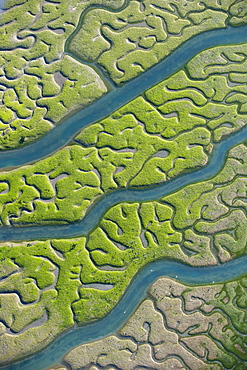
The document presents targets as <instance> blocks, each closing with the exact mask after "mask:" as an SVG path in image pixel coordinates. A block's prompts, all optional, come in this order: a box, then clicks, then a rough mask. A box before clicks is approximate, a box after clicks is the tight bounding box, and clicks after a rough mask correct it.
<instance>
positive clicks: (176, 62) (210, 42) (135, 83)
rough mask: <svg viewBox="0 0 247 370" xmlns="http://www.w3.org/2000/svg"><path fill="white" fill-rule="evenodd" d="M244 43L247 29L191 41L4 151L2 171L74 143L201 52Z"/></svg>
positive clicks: (212, 33) (0, 158) (211, 33)
mask: <svg viewBox="0 0 247 370" xmlns="http://www.w3.org/2000/svg"><path fill="white" fill-rule="evenodd" d="M243 42H247V26H242V27H237V28H232V27H229V28H224V29H219V30H215V31H208V32H205V33H203V34H200V35H197V36H195V37H193V38H191V39H190V40H188V41H187V42H185V43H184V44H183V45H182V46H180V47H179V49H177V50H176V51H175V52H173V53H172V54H171V55H170V56H168V57H167V58H166V59H165V60H163V61H162V62H160V63H159V64H157V65H156V66H154V67H153V68H151V69H149V70H148V71H146V72H144V73H143V74H142V75H141V76H139V77H137V78H135V79H134V80H132V81H130V82H128V83H126V84H125V85H124V86H122V87H119V88H117V89H115V90H113V91H111V92H109V93H108V94H105V95H104V96H103V97H102V98H100V99H98V100H97V101H96V102H95V103H93V104H91V105H90V106H89V107H87V108H85V109H83V110H81V111H80V112H78V113H76V114H74V115H73V116H71V117H69V118H67V119H65V120H64V121H63V122H62V123H61V124H60V125H59V126H57V127H55V128H54V129H52V130H51V131H50V132H49V133H48V134H47V135H45V136H44V137H42V138H41V139H40V140H38V141H36V142H35V143H32V144H30V145H28V146H26V147H23V148H21V149H18V150H10V151H8V152H2V153H1V155H0V168H6V167H17V166H21V165H24V164H27V163H30V162H33V161H37V160H39V159H41V158H44V157H46V156H48V155H50V154H52V153H54V152H55V151H57V150H58V149H60V148H61V147H63V146H64V145H66V144H67V143H68V142H69V141H71V139H72V138H73V137H74V136H75V134H76V133H77V132H78V131H80V130H81V129H82V128H83V127H85V126H87V125H89V124H91V123H94V122H96V121H98V120H101V119H103V118H104V117H106V116H108V115H109V114H111V113H112V112H114V111H115V110H117V109H118V108H120V107H121V106H123V105H124V104H126V103H127V102H129V101H131V100H133V99H134V98H135V97H137V96H139V95H140V94H142V93H143V91H145V90H147V89H148V88H150V87H152V86H153V85H155V84H157V83H158V82H160V81H162V80H163V79H165V78H167V77H168V76H170V75H171V74H172V73H174V72H176V71H177V70H179V69H180V68H182V67H183V66H184V64H185V63H187V62H188V61H189V60H190V59H191V58H192V57H193V56H194V55H196V54H197V53H199V52H200V51H202V50H205V49H207V48H209V47H213V46H216V45H222V44H223V45H228V44H233V43H243Z"/></svg>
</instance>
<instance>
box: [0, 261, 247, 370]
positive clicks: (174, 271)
mask: <svg viewBox="0 0 247 370" xmlns="http://www.w3.org/2000/svg"><path fill="white" fill-rule="evenodd" d="M246 264H247V256H245V257H241V258H238V259H235V260H233V261H230V262H227V263H224V264H222V265H218V266H213V267H212V266H210V267H200V268H199V267H191V266H188V265H185V264H182V263H178V262H175V261H171V260H159V261H155V262H152V263H150V264H149V265H147V266H145V267H144V268H143V269H141V270H140V271H139V272H138V274H137V275H136V276H135V278H134V279H133V280H132V283H131V284H130V285H129V287H128V289H127V291H126V292H125V294H124V295H123V297H122V299H121V300H120V302H119V303H118V304H117V306H116V307H115V308H114V309H113V310H112V311H111V312H110V314H109V315H108V316H106V317H105V318H104V319H102V320H101V321H99V322H96V323H94V324H91V325H87V326H82V327H75V328H74V330H73V329H72V330H70V331H68V332H67V333H65V334H63V336H62V337H60V338H58V339H57V340H56V341H54V342H53V343H52V344H50V345H49V346H48V347H47V348H46V349H44V350H43V351H41V352H39V353H38V354H36V355H35V356H34V357H32V358H29V359H27V360H24V361H22V362H20V363H17V364H13V365H9V366H7V367H3V368H2V369H8V370H42V369H44V368H46V367H48V366H51V365H52V364H54V363H56V362H58V361H61V358H62V356H64V354H65V353H66V352H68V351H69V350H71V349H72V348H73V347H75V346H77V345H79V344H83V343H86V342H88V341H93V340H97V339H100V338H102V337H105V336H107V335H110V334H114V333H116V331H117V330H118V329H120V327H121V326H122V325H123V324H124V322H125V321H126V320H127V319H128V318H129V317H130V315H131V314H132V313H133V312H134V311H135V309H136V308H137V307H138V305H139V304H140V302H141V301H142V300H143V298H144V297H145V296H146V292H147V289H148V288H149V287H150V285H151V284H152V283H153V282H154V281H155V280H156V279H157V278H159V277H160V276H164V275H165V276H169V277H171V278H173V279H176V280H177V281H179V282H182V283H185V284H188V285H191V284H192V285H193V284H196V285H199V284H212V283H221V282H225V281H228V280H232V279H234V278H236V277H238V276H242V275H244V274H245V273H246ZM130 302H131V304H130Z"/></svg>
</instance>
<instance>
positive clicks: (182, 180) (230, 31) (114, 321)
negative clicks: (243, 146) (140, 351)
mask: <svg viewBox="0 0 247 370" xmlns="http://www.w3.org/2000/svg"><path fill="white" fill-rule="evenodd" d="M0 4H1V1H0ZM243 42H247V26H242V27H237V28H232V27H229V28H224V29H220V30H216V31H208V32H205V33H203V34H200V35H197V36H195V37H193V38H192V39H190V40H189V41H187V42H185V43H184V44H183V45H182V46H180V47H179V48H178V49H177V50H176V51H174V52H173V53H172V54H171V55H170V56H169V57H167V58H166V59H165V60H163V61H162V62H160V63H159V64H157V65H156V66H154V67H153V68H151V69H149V70H148V71H146V72H144V73H143V74H142V75H141V76H139V77H137V78H135V79H134V80H132V81H130V82H128V83H126V84H125V85H124V86H121V87H116V88H115V89H113V90H112V91H110V92H109V93H107V94H105V95H104V96H103V97H102V98H100V99H98V100H97V101H96V102H95V103H93V104H92V105H90V106H88V107H86V108H84V109H83V110H81V111H80V112H77V113H76V114H74V115H73V116H70V117H68V118H67V119H65V120H64V121H63V122H62V123H61V124H60V125H59V126H57V127H56V128H54V129H52V130H51V131H50V132H49V133H48V134H47V135H46V136H44V137H43V138H41V139H40V140H39V141H37V142H35V143H33V144H31V145H28V146H26V147H23V148H21V149H18V150H11V151H8V152H2V153H1V154H0V168H2V169H3V168H9V167H18V166H21V165H25V164H27V163H31V162H34V161H37V160H39V159H41V158H44V157H46V156H49V155H51V154H52V153H54V152H55V151H57V150H59V149H60V148H62V147H64V146H65V145H66V144H67V143H69V142H70V141H71V140H72V139H73V137H74V136H75V135H76V133H77V132H78V131H80V130H81V129H82V128H83V127H85V126H87V125H89V124H92V123H94V122H96V121H98V120H101V119H103V118H104V117H106V116H108V115H109V114H111V113H112V112H114V111H115V110H117V109H118V108H120V107H121V106H123V105H124V104H126V103H127V102H129V101H131V100H133V99H134V98H135V97H137V96H138V95H140V94H142V93H143V91H145V90H147V89H148V88H150V87H151V86H153V85H155V84H157V83H159V82H160V81H162V80H163V79H165V78H167V77H168V76H170V75H171V74H173V73H174V72H176V71H177V70H178V69H180V68H181V67H183V66H184V64H186V63H187V62H188V61H189V60H190V59H191V58H192V57H193V56H194V55H196V54H197V53H199V52H201V51H202V50H205V49H207V48H210V47H213V46H216V45H226V44H235V43H243ZM246 139H247V126H246V127H244V128H243V129H241V130H239V131H238V132H236V133H234V134H233V135H231V136H230V137H227V138H226V139H225V140H223V141H222V142H221V143H219V144H216V145H215V147H214V151H213V154H212V156H211V159H210V161H209V163H208V165H207V166H205V167H204V168H202V169H200V170H195V171H192V172H190V173H185V174H183V175H180V176H178V177H177V178H175V179H174V180H170V181H168V182H165V183H162V184H160V185H157V186H149V187H145V188H141V189H140V188H139V189H119V190H116V191H114V192H111V193H109V194H107V195H106V196H104V197H102V198H101V200H100V201H98V202H96V204H95V205H94V206H93V207H92V208H91V209H90V210H89V212H88V214H87V215H86V217H85V218H84V219H83V220H82V221H81V222H78V223H74V224H71V225H62V226H61V225H58V226H42V227H36V226H33V227H32V226H28V227H1V229H0V240H1V241H10V240H11V241H21V240H25V241H26V240H37V239H44V235H45V239H50V238H71V237H76V236H82V235H86V234H88V233H89V232H90V231H91V230H92V229H93V228H94V227H95V226H96V225H97V224H98V222H99V221H100V219H101V218H102V216H103V214H104V213H105V212H106V211H107V209H109V208H110V207H111V206H113V205H114V204H117V203H119V202H123V201H131V202H134V201H136V202H142V201H149V200H157V199H159V198H161V197H163V196H165V195H167V194H170V193H172V192H174V191H176V190H178V189H180V188H181V187H184V186H185V185H188V184H191V183H194V182H197V181H203V180H206V179H208V178H210V177H212V176H215V175H216V174H217V173H218V172H219V171H220V169H221V168H222V167H223V165H224V163H225V159H226V155H227V152H228V151H229V149H230V148H232V147H233V146H235V145H237V144H239V143H241V142H243V141H244V140H246ZM246 264H247V256H244V257H241V258H238V259H235V260H232V261H230V262H227V263H224V264H221V265H217V266H211V267H200V268H197V267H191V266H188V265H185V264H182V263H178V262H175V261H172V260H159V261H156V262H153V263H151V264H149V265H147V266H145V267H144V268H143V269H141V270H140V271H139V272H138V274H137V275H136V276H135V278H134V279H133V280H132V282H131V284H130V285H129V287H128V289H127V290H126V292H125V293H124V295H123V297H122V299H121V300H120V302H119V303H118V304H117V306H116V307H115V308H114V309H113V310H112V311H111V312H110V314H109V315H108V316H106V317H105V318H104V319H102V320H100V321H99V322H96V323H94V324H91V325H87V326H84V327H79V326H77V327H73V328H72V329H71V330H69V331H67V332H66V333H64V334H63V335H62V336H60V337H59V338H57V339H56V340H55V341H53V343H52V344H50V345H49V346H48V347H47V348H45V349H44V350H42V351H40V352H39V353H36V354H35V355H34V356H32V357H30V358H28V359H26V360H24V361H22V362H19V363H16V364H12V365H8V366H5V367H2V369H8V370H20V369H21V370H30V369H35V370H42V369H45V368H46V367H48V366H51V365H52V364H54V363H55V362H58V361H61V357H62V356H63V355H64V354H65V353H66V352H67V351H69V350H70V349H72V348H73V347H75V346H76V345H79V344H82V343H85V342H88V341H92V340H96V339H99V338H102V337H104V336H106V335H109V334H114V333H115V332H116V331H117V330H118V329H119V328H120V327H121V326H122V325H123V324H124V322H125V321H126V320H127V319H128V317H129V316H130V315H131V314H132V313H133V312H134V310H135V309H136V308H137V306H138V305H139V304H140V302H141V301H142V299H143V298H144V297H145V296H146V294H147V289H148V287H149V286H150V285H151V284H152V283H153V282H154V281H155V280H156V279H157V278H158V277H160V276H168V277H170V278H174V279H176V280H178V281H180V282H182V283H185V284H213V283H218V282H223V281H227V280H232V279H234V278H237V277H238V276H241V275H243V274H244V273H246ZM130 302H131V304H129V303H130Z"/></svg>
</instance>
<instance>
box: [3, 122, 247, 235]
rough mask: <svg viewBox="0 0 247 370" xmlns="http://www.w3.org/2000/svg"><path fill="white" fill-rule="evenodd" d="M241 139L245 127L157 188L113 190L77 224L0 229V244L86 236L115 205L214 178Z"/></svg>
mask: <svg viewBox="0 0 247 370" xmlns="http://www.w3.org/2000/svg"><path fill="white" fill-rule="evenodd" d="M245 139H247V126H245V127H244V128H243V129H242V130H240V131H238V132H235V133H234V134H232V135H231V136H228V137H227V138H226V139H225V140H223V141H221V142H220V143H218V144H216V145H215V149H214V152H213V154H212V157H211V159H210V163H209V164H208V165H207V166H205V167H203V168H201V169H199V170H196V171H193V172H189V173H185V174H183V175H180V176H178V177H176V178H174V179H173V180H170V181H168V182H163V183H161V184H159V185H157V186H149V187H148V186H147V187H143V188H141V189H133V188H132V189H131V188H129V189H128V188H126V189H117V190H115V191H113V192H111V193H109V194H107V195H105V196H103V197H102V198H101V199H100V200H99V201H98V202H96V203H95V204H94V206H93V207H92V208H91V209H90V210H89V212H88V213H87V215H86V216H85V217H84V218H83V219H82V220H81V221H80V222H77V223H73V224H69V225H54V226H52V225H44V226H19V227H18V226H16V227H9V226H1V227H0V241H7V240H12V241H21V240H36V239H51V238H72V237H77V236H82V235H86V234H88V233H89V232H90V231H91V230H92V229H94V228H95V227H96V226H97V224H98V223H99V221H100V219H101V218H102V216H103V215H104V213H105V212H106V211H107V209H109V208H110V207H112V206H113V205H115V204H117V203H120V202H129V201H130V202H144V201H152V200H158V199H160V198H162V197H164V196H166V195H168V194H171V193H173V192H174V191H177V190H179V189H180V188H183V187H184V186H186V185H189V184H192V183H194V182H197V181H204V180H207V179H209V178H210V177H213V176H215V175H216V174H217V173H218V172H219V171H220V170H221V169H222V167H223V166H224V163H225V160H226V155H227V152H228V150H229V149H230V148H231V147H233V146H235V145H237V144H239V143H241V142H243V141H244V140H245Z"/></svg>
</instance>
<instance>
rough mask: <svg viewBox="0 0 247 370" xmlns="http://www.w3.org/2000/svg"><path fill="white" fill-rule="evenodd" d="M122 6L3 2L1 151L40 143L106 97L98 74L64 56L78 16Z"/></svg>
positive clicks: (101, 1)
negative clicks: (74, 114) (68, 117)
mask: <svg viewBox="0 0 247 370" xmlns="http://www.w3.org/2000/svg"><path fill="white" fill-rule="evenodd" d="M122 3H123V1H122V0H117V1H109V0H98V1H97V0H96V1H95V0H90V1H88V2H87V3H82V2H78V1H76V0H68V1H67V0H59V1H56V2H45V3H44V2H42V1H41V0H34V1H18V2H16V1H15V2H13V1H5V2H4V5H3V7H4V9H5V11H4V12H3V13H1V14H0V50H1V52H0V149H2V150H4V149H12V148H16V147H19V146H21V145H23V144H27V143H30V142H32V141H34V140H37V139H38V138H40V137H41V136H43V135H44V134H45V133H47V132H48V131H49V130H50V129H51V128H52V127H54V125H56V124H58V123H59V122H60V121H61V119H62V118H63V117H64V116H66V115H67V114H68V113H69V112H71V111H73V110H76V109H79V108H82V107H84V106H86V105H88V104H90V103H91V102H93V101H94V100H95V99H98V98H99V97H100V96H102V94H103V93H105V92H106V91H107V88H106V86H105V84H104V82H103V81H102V80H101V78H100V76H99V75H98V74H97V73H96V72H95V70H94V69H93V68H92V67H90V66H87V65H85V64H82V63H80V62H78V61H77V60H76V59H74V58H72V57H71V56H69V55H67V54H66V50H65V49H66V48H65V45H66V41H67V40H68V38H69V37H70V36H71V35H72V34H73V32H75V30H76V27H77V25H78V23H79V19H80V14H81V13H82V12H83V11H85V10H86V9H87V8H88V7H90V6H91V5H96V4H97V5H99V6H102V5H105V6H107V7H108V8H111V9H115V8H118V7H120V6H121V5H122Z"/></svg>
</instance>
